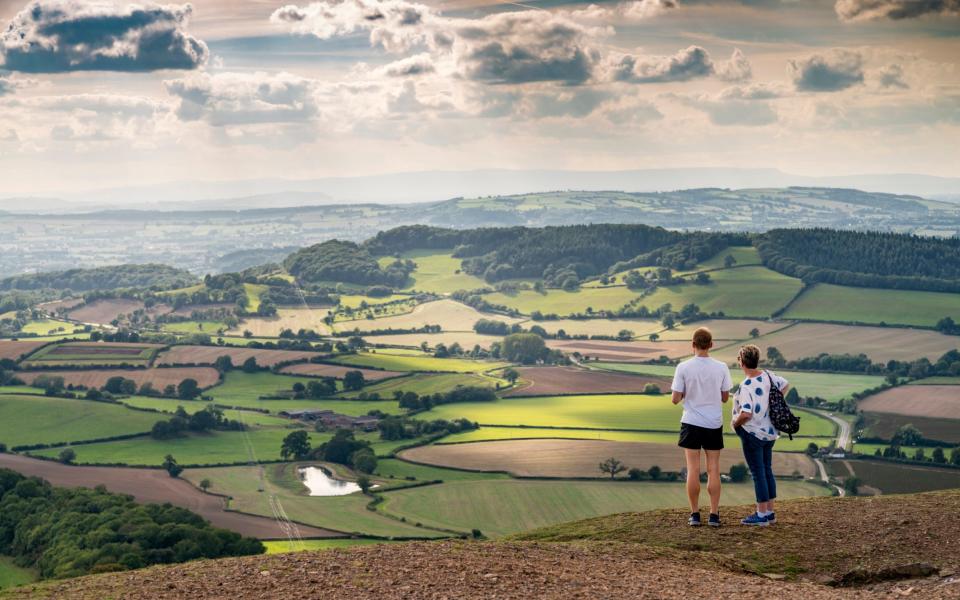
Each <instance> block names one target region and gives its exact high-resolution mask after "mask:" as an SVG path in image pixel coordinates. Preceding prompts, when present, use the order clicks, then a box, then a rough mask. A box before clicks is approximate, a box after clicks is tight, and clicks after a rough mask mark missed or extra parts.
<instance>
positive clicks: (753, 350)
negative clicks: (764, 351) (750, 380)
mask: <svg viewBox="0 0 960 600" xmlns="http://www.w3.org/2000/svg"><path fill="white" fill-rule="evenodd" d="M740 364H742V365H743V366H745V367H746V368H748V369H756V368H757V365H759V364H760V348H757V347H756V346H754V345H752V344H751V345H749V346H741V347H740Z"/></svg>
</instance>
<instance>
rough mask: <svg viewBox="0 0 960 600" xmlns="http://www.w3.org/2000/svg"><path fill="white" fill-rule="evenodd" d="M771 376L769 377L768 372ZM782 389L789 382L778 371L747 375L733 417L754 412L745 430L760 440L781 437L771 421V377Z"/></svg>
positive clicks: (745, 424) (767, 440) (772, 439)
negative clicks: (754, 375) (752, 375)
mask: <svg viewBox="0 0 960 600" xmlns="http://www.w3.org/2000/svg"><path fill="white" fill-rule="evenodd" d="M768 373H769V374H770V377H767V374H768ZM771 377H772V378H773V381H774V383H776V384H777V387H778V388H780V390H781V391H783V389H784V388H785V387H787V384H788V383H789V382H788V381H787V380H786V379H784V378H783V377H780V376H779V375H777V374H776V373H770V372H769V371H763V372H762V373H760V374H759V375H757V376H756V377H747V378H746V379H744V380H743V383H741V384H740V389H739V390H738V391H737V396H736V398H735V399H734V402H733V418H734V419H736V418H737V417H738V416H739V415H740V413H752V414H753V416H752V417H750V420H749V421H747V422H746V423H744V424H743V428H744V430H746V432H747V433H750V434H752V435H753V437H755V438H757V439H758V440H763V441H764V442H772V441H774V440H776V439H778V438H779V437H780V434H779V433H777V430H776V428H775V427H774V426H773V423H771V422H770V378H771Z"/></svg>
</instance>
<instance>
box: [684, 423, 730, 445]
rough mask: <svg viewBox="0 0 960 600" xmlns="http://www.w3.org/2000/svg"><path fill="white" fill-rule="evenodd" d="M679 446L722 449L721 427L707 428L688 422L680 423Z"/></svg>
mask: <svg viewBox="0 0 960 600" xmlns="http://www.w3.org/2000/svg"><path fill="white" fill-rule="evenodd" d="M677 445H678V446H680V447H681V448H689V449H691V450H700V449H701V448H702V449H703V450H723V427H718V428H716V429H707V428H706V427H697V426H696V425H690V424H689V423H680V442H679V443H678V444H677Z"/></svg>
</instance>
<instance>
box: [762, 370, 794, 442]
mask: <svg viewBox="0 0 960 600" xmlns="http://www.w3.org/2000/svg"><path fill="white" fill-rule="evenodd" d="M763 372H764V374H765V375H766V376H767V379H769V380H770V387H775V388H777V391H778V392H779V391H780V386H779V385H777V382H776V381H774V380H773V376H771V375H770V371H768V370H766V369H764V370H763ZM790 439H793V438H790Z"/></svg>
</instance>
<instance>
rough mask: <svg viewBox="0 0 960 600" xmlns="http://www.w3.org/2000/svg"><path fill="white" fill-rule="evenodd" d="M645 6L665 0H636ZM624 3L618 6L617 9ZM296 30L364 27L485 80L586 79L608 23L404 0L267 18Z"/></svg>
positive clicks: (359, 0)
mask: <svg viewBox="0 0 960 600" xmlns="http://www.w3.org/2000/svg"><path fill="white" fill-rule="evenodd" d="M641 4H644V5H647V6H648V10H652V9H650V8H649V7H650V6H653V5H654V4H658V5H667V4H670V2H669V1H667V0H664V1H662V2H652V1H651V0H643V1H642V2H641ZM624 10H626V9H624ZM271 19H272V21H273V22H275V23H280V24H285V25H287V26H288V27H289V28H290V29H291V30H292V31H294V32H297V33H305V34H306V33H308V34H313V35H316V36H318V37H321V38H330V37H334V36H340V35H348V34H351V33H356V32H362V31H367V32H369V37H370V42H371V44H373V45H378V46H382V47H383V48H384V49H385V50H387V51H388V52H407V51H410V50H412V49H414V48H424V49H425V50H427V51H428V52H431V53H433V54H435V55H438V56H442V57H444V58H447V59H451V60H452V63H453V65H454V69H453V71H454V72H455V73H456V74H457V75H459V76H460V77H462V78H464V79H468V80H473V81H479V82H484V83H490V84H519V83H532V82H542V81H553V82H560V83H564V84H567V85H576V84H580V83H583V82H585V81H587V80H588V79H590V78H591V76H592V74H593V69H594V67H595V65H596V63H597V61H598V57H599V53H598V52H597V51H596V50H595V49H594V48H593V47H592V45H591V43H592V41H593V39H595V38H596V37H598V36H602V35H605V34H607V33H609V32H610V31H611V30H610V29H609V28H608V27H591V26H589V25H585V24H583V23H579V22H577V21H576V20H574V19H572V18H571V17H570V16H569V15H568V14H567V13H565V12H563V11H558V12H547V11H533V10H528V11H514V12H506V13H497V14H490V15H486V16H483V17H480V18H476V19H467V18H449V17H444V16H442V15H441V14H440V13H438V12H437V11H435V10H433V9H431V8H429V7H427V6H425V5H422V4H416V3H413V2H408V1H407V0H345V1H343V2H334V1H333V0H330V1H323V2H314V3H312V4H309V5H307V6H304V7H298V6H293V5H291V6H285V7H283V8H281V9H278V10H277V11H275V12H274V13H273V15H272V17H271Z"/></svg>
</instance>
